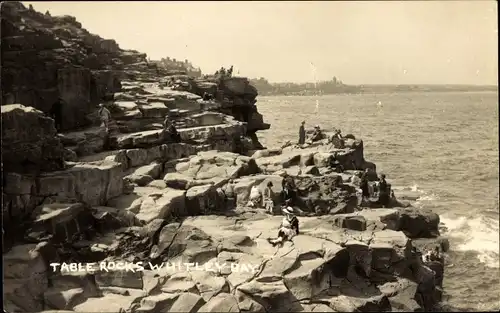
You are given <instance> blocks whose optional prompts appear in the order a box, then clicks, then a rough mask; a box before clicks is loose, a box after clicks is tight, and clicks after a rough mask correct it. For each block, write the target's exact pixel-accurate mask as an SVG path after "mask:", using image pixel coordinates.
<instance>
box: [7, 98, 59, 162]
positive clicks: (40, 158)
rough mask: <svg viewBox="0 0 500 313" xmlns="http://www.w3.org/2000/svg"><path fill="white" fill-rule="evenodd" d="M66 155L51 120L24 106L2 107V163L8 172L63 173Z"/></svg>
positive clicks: (41, 113)
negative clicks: (56, 171) (57, 171)
mask: <svg viewBox="0 0 500 313" xmlns="http://www.w3.org/2000/svg"><path fill="white" fill-rule="evenodd" d="M26 125H29V127H26ZM64 153H65V152H64V148H63V145H62V144H61V141H60V140H59V138H58V137H57V136H56V129H55V127H54V121H53V120H52V119H51V118H49V117H47V116H45V115H44V114H43V112H41V111H39V110H36V109H34V108H32V107H27V106H24V105H22V104H9V105H2V163H3V167H4V169H5V170H6V171H15V172H17V171H36V172H38V171H54V170H60V169H63V168H64Z"/></svg>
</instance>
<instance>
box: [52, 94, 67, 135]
mask: <svg viewBox="0 0 500 313" xmlns="http://www.w3.org/2000/svg"><path fill="white" fill-rule="evenodd" d="M63 103H64V100H63V99H62V98H60V97H59V98H58V99H57V101H56V102H54V104H53V105H52V107H51V108H50V111H49V115H50V117H52V118H53V119H54V122H55V126H56V129H57V131H60V130H61V124H62V107H63Z"/></svg>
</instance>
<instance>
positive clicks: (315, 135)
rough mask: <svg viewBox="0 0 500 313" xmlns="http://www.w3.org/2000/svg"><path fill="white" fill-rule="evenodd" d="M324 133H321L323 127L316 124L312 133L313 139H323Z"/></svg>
mask: <svg viewBox="0 0 500 313" xmlns="http://www.w3.org/2000/svg"><path fill="white" fill-rule="evenodd" d="M322 137H323V136H322V133H321V128H320V127H319V125H316V126H314V132H313V134H312V135H311V141H313V142H314V141H318V140H321V139H322Z"/></svg>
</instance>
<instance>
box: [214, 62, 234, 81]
mask: <svg viewBox="0 0 500 313" xmlns="http://www.w3.org/2000/svg"><path fill="white" fill-rule="evenodd" d="M214 76H215V77H221V78H231V77H233V66H232V65H231V67H230V68H229V69H228V70H226V69H225V68H224V67H223V66H222V67H221V68H220V70H218V71H216V72H215V74H214Z"/></svg>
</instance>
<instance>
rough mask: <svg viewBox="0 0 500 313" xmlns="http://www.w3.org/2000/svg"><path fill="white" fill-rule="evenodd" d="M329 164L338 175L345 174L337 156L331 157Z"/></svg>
mask: <svg viewBox="0 0 500 313" xmlns="http://www.w3.org/2000/svg"><path fill="white" fill-rule="evenodd" d="M329 164H330V167H331V168H334V169H335V172H337V173H343V172H344V166H342V164H340V162H339V160H337V157H336V155H335V154H333V155H332V156H330V160H329Z"/></svg>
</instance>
